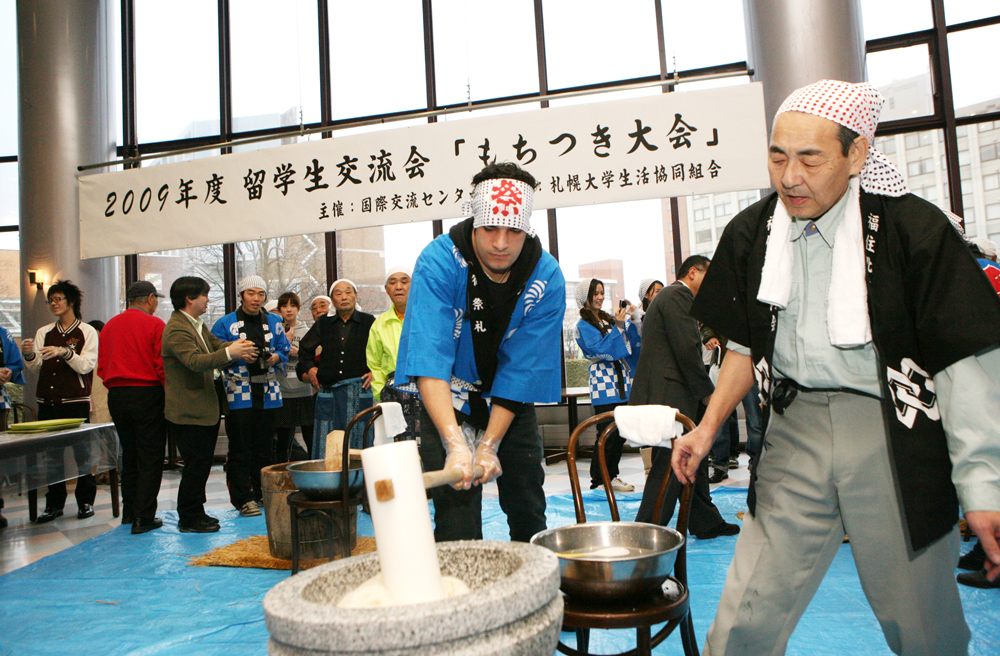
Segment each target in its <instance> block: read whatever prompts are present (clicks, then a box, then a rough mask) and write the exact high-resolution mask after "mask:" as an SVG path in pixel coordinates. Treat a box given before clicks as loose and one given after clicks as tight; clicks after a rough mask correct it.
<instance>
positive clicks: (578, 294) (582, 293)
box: [573, 278, 594, 308]
mask: <svg viewBox="0 0 1000 656" xmlns="http://www.w3.org/2000/svg"><path fill="white" fill-rule="evenodd" d="M593 280H594V279H593V278H584V279H583V280H581V281H580V282H578V283H576V291H575V292H574V294H573V296H574V297H575V298H576V304H577V305H578V306H580V307H581V308H582V307H583V306H584V305H586V304H587V293H588V292H589V291H590V283H591V282H592V281H593Z"/></svg>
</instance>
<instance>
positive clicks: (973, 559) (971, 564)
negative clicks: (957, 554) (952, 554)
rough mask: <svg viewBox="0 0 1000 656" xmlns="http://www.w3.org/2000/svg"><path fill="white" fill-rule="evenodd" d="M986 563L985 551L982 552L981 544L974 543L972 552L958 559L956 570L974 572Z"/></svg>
mask: <svg viewBox="0 0 1000 656" xmlns="http://www.w3.org/2000/svg"><path fill="white" fill-rule="evenodd" d="M985 563H986V551H985V550H983V543H982V542H976V544H975V545H974V546H973V547H972V550H971V551H970V552H969V553H967V554H965V555H964V556H962V557H961V558H959V559H958V569H967V570H969V571H970V572H976V571H978V570H981V569H982V568H983V564H985Z"/></svg>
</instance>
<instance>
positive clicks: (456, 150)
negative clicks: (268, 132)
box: [80, 83, 770, 258]
mask: <svg viewBox="0 0 1000 656" xmlns="http://www.w3.org/2000/svg"><path fill="white" fill-rule="evenodd" d="M766 152H767V132H766V126H765V121H764V101H763V91H762V88H761V85H760V84H759V83H754V84H749V85H741V86H734V87H726V88H722V89H711V90H706V91H691V92H684V93H670V94H658V95H655V96H648V97H644V98H635V99H630V100H617V101H610V102H600V103H591V104H586V105H577V106H571V107H558V108H549V109H539V110H534V111H529V112H515V113H511V114H504V115H500V116H487V117H482V118H470V119H466V120H449V121H442V122H439V123H433V124H428V125H421V126H416V127H409V128H399V129H394V130H383V131H380V132H372V133H368V134H360V135H353V136H345V137H341V138H333V139H324V140H320V141H310V142H303V143H298V144H291V145H286V146H278V147H274V148H265V149H262V150H257V151H253V152H241V153H234V154H230V155H221V156H215V157H208V158H202V159H196V160H192V161H187V162H177V163H173V164H163V165H160V166H151V167H148V168H140V169H130V170H126V171H118V172H114V173H99V174H94V175H86V176H81V177H80V250H81V257H83V258H91V257H104V256H109V255H125V254H131V253H144V252H151V251H160V250H172V249H179V248H187V247H191V246H206V245H210V244H221V243H227V242H236V241H250V240H254V239H261V238H266V237H282V236H289V235H302V234H310V233H315V232H328V231H332V230H345V229H349V228H361V227H366V226H378V225H387V224H392V223H406V222H411V221H429V220H432V219H450V218H457V217H461V216H463V214H462V209H461V208H462V203H463V202H464V201H466V200H469V197H470V191H471V179H472V176H473V175H475V174H476V173H477V172H479V170H480V169H482V168H483V166H485V164H486V163H487V162H491V161H493V160H494V159H496V161H510V162H515V163H517V164H520V165H521V166H522V167H524V168H525V169H527V170H528V171H530V172H531V173H532V175H534V176H535V178H536V179H537V180H538V183H539V186H538V189H537V191H536V193H535V209H546V208H551V207H572V206H577V205H592V204H596V203H617V202H622V201H628V200H640V199H647V198H668V197H674V196H685V195H689V194H707V193H715V192H724V191H737V190H743V189H759V188H765V187H768V186H769V185H770V183H769V181H768V176H767V167H766Z"/></svg>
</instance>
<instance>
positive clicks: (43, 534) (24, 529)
mask: <svg viewBox="0 0 1000 656" xmlns="http://www.w3.org/2000/svg"><path fill="white" fill-rule="evenodd" d="M577 466H578V469H579V471H580V481H581V484H582V485H583V486H584V487H586V486H587V485H588V484H589V481H590V474H589V467H590V461H589V460H581V461H579V462H578V465H577ZM620 469H621V478H622V479H623V480H625V481H626V482H628V483H631V484H633V485H635V488H636V489H635V492H633V493H632V494H641V493H642V489H643V485H644V483H645V476H644V475H643V466H642V461H641V460H640V458H639V455H638V454H637V453H626V454H625V455H624V456H623V457H622V461H621V466H620ZM748 479H749V473H748V471H747V457H746V455H742V456H740V468H739V469H735V470H730V472H729V479H728V480H726V481H723V482H722V483H721V484H720V485H726V486H730V487H746V485H747V482H748ZM179 483H180V471H179V470H168V471H165V472H164V473H163V483H162V485H161V486H160V495H159V509H160V510H174V509H176V507H177V486H178V484H179ZM69 487H70V494H69V498H68V500H67V502H66V508H65V510H66V515H65V516H63V517H60V518H59V519H56V520H55V521H53V522H49V523H47V524H32V523H31V522H29V521H28V498H27V495H24V496H10V495H9V494H8V496H6V498H5V499H4V501H5V502H6V507H5V508H4V509H3V515H4V517H6V518H7V519H8V521H9V522H10V525H9V526H8V527H7V528H5V529H0V574H5V573H7V572H10V571H13V570H15V569H17V568H19V567H24V566H25V565H28V564H29V563H33V562H34V561H36V560H38V559H40V558H44V557H45V556H49V555H51V554H54V553H58V552H60V551H62V550H63V549H66V548H67V547H71V546H73V545H76V544H79V543H81V542H83V541H84V540H88V539H90V538H92V537H94V536H96V535H100V534H101V533H104V532H106V531H109V530H111V529H112V528H114V527H115V526H118V525H119V523H120V519H115V518H113V517H112V516H111V493H110V488H109V487H108V486H107V485H100V486H98V488H97V500H96V502H95V504H94V510H95V511H96V513H95V515H94V516H93V517H90V518H88V519H82V520H81V519H77V518H76V503H75V502H74V499H73V494H72V484H70V485H69ZM483 492H484V494H485V495H486V496H488V497H489V496H493V497H495V496H496V494H497V493H496V484H495V483H491V484H488V485H487V486H486V488H485V489H484V491H483ZM545 493H546V494H547V495H553V494H569V493H570V482H569V472H568V471H567V468H566V463H565V462H560V463H557V464H554V465H550V466H546V468H545ZM38 496H39V499H38V505H39V512H41V511H42V509H43V508H44V505H45V499H44V490H40V491H39V495H38ZM207 497H208V503H207V504H206V508H207V510H208V512H209V514H211V512H212V509H220V510H223V509H224V510H229V509H231V508H232V506H231V505H230V504H229V494H228V492H227V490H226V475H225V473H224V472H223V470H222V466H221V465H217V466H215V467H213V468H212V475H211V477H210V478H209V481H208V489H207Z"/></svg>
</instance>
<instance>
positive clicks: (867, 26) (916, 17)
mask: <svg viewBox="0 0 1000 656" xmlns="http://www.w3.org/2000/svg"><path fill="white" fill-rule="evenodd" d="M861 14H862V24H863V25H864V30H865V40H867V41H870V40H872V39H880V38H882V37H885V36H895V35H897V34H907V33H909V32H917V31H919V30H929V29H930V28H932V27H933V26H934V17H933V14H932V13H931V3H930V0H862V2H861Z"/></svg>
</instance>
